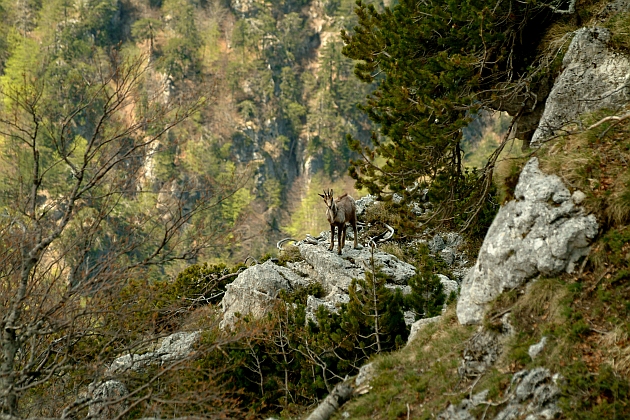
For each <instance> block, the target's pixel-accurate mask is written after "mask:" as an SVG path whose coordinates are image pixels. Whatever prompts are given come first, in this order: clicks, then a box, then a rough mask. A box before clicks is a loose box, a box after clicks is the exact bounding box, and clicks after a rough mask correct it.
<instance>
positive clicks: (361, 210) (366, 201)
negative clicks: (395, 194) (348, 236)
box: [354, 194, 376, 216]
mask: <svg viewBox="0 0 630 420" xmlns="http://www.w3.org/2000/svg"><path fill="white" fill-rule="evenodd" d="M375 202H376V197H374V196H373V195H370V194H368V195H366V196H365V197H361V198H359V199H358V200H355V202H354V205H355V206H356V209H357V216H363V214H365V210H366V209H367V208H368V207H370V206H371V205H373V204H374V203H375Z"/></svg>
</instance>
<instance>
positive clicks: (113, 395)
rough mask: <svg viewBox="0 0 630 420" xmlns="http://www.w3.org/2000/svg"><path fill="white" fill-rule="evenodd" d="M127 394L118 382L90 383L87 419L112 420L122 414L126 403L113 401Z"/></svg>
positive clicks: (123, 386) (122, 385)
mask: <svg viewBox="0 0 630 420" xmlns="http://www.w3.org/2000/svg"><path fill="white" fill-rule="evenodd" d="M127 394H129V391H128V390H127V387H126V386H125V385H124V384H123V383H122V382H119V381H115V380H109V381H105V382H99V383H91V384H90V385H89V386H88V395H89V405H88V418H94V419H113V418H115V417H117V416H118V415H120V414H122V413H123V412H124V411H125V409H126V408H127V403H126V402H125V401H123V402H119V403H114V401H116V400H118V399H120V398H122V397H124V396H125V395H127Z"/></svg>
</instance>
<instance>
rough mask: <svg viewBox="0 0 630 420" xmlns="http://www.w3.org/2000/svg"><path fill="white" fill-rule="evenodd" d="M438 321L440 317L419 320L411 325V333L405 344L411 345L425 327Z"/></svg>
mask: <svg viewBox="0 0 630 420" xmlns="http://www.w3.org/2000/svg"><path fill="white" fill-rule="evenodd" d="M440 319H442V315H438V316H434V317H433V318H423V319H419V320H417V321H416V322H414V323H413V324H411V331H410V332H409V338H407V344H409V343H411V342H412V341H413V340H414V339H415V338H416V337H417V336H418V333H419V332H420V331H421V330H422V329H423V328H424V327H425V326H427V325H429V324H433V323H436V322H438V321H439V320H440Z"/></svg>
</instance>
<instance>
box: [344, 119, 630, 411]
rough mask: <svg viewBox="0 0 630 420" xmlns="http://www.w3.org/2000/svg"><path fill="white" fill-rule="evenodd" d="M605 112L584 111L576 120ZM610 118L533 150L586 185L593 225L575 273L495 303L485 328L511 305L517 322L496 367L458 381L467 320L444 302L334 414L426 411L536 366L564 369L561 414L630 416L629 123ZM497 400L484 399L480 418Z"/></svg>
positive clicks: (379, 361)
mask: <svg viewBox="0 0 630 420" xmlns="http://www.w3.org/2000/svg"><path fill="white" fill-rule="evenodd" d="M604 116H605V114H603V113H602V114H599V115H594V116H591V117H589V119H588V120H587V121H585V124H584V126H588V125H589V124H591V123H592V122H594V121H597V120H599V119H600V118H602V117H604ZM608 127H609V126H607V125H606V124H604V125H601V126H599V127H598V128H597V129H595V130H592V131H590V132H587V133H582V134H579V135H571V136H565V137H562V138H560V139H558V140H556V141H554V142H551V143H549V144H547V145H546V146H545V147H543V148H542V149H541V150H539V151H537V152H536V154H537V155H538V156H539V158H540V159H541V162H542V167H543V170H545V171H546V172H552V173H557V174H559V175H560V176H561V177H562V178H563V180H564V181H565V183H566V184H567V185H568V186H569V188H570V189H571V191H573V190H575V189H580V190H581V191H583V192H584V193H586V196H587V198H586V201H585V206H586V208H587V209H588V211H590V212H593V213H595V214H596V215H597V217H598V220H599V221H600V223H601V231H600V235H599V237H598V239H597V240H596V242H595V243H594V244H593V246H592V251H591V254H590V255H589V257H588V258H587V259H586V260H585V261H583V264H582V265H581V267H580V270H578V272H576V273H574V274H564V275H561V276H558V277H554V278H539V279H537V280H536V281H533V282H530V283H529V284H527V285H525V286H523V287H522V288H520V289H517V290H513V291H511V292H509V293H505V294H503V295H501V296H500V297H499V298H497V300H496V301H495V302H494V303H493V305H492V308H491V309H490V311H489V312H488V315H487V317H486V321H485V323H484V324H485V325H484V327H485V328H494V327H495V326H496V325H495V323H496V321H495V320H494V319H493V317H494V315H496V314H500V313H503V312H504V311H506V310H507V309H510V311H511V323H512V325H513V326H514V327H515V329H516V334H515V335H514V336H513V337H512V338H511V339H509V340H508V342H507V343H506V344H505V347H504V351H503V354H502V355H501V357H500V358H499V360H498V361H497V363H496V364H495V366H494V367H493V368H492V369H490V370H489V371H487V372H486V373H485V374H484V375H482V377H481V378H479V380H478V381H473V380H460V378H459V377H458V374H457V366H458V363H459V361H460V359H461V356H462V350H463V348H464V345H465V342H466V340H467V339H468V338H469V337H470V336H471V335H472V334H473V333H474V331H475V329H474V328H472V327H462V326H460V325H459V324H458V323H457V319H456V317H455V314H454V308H453V307H451V308H449V311H448V312H447V313H446V315H445V317H444V319H443V320H442V321H441V322H440V323H438V324H434V325H431V326H428V327H426V328H425V329H424V330H423V331H422V332H421V333H420V335H419V336H418V338H417V339H416V340H415V341H414V342H413V343H412V344H411V345H409V346H408V347H406V348H405V349H403V350H401V351H399V352H397V353H393V354H389V355H383V356H380V357H377V358H376V359H375V362H376V366H377V375H378V376H377V378H376V379H375V380H374V382H373V384H372V390H371V391H370V392H369V393H368V394H366V395H363V396H360V397H358V398H355V399H354V400H352V401H351V402H349V403H347V404H346V405H345V406H344V407H343V408H342V409H341V410H340V411H339V412H338V413H337V414H336V417H335V418H338V419H341V418H344V417H343V413H344V412H346V413H348V414H350V417H349V418H352V419H394V418H401V419H405V418H433V417H434V416H436V415H437V414H438V413H439V412H441V411H442V410H444V409H445V408H446V407H447V406H448V404H449V403H450V402H453V403H456V402H459V401H461V399H462V397H463V396H465V395H468V394H469V393H472V392H473V391H474V392H479V391H481V390H483V389H489V390H490V393H489V397H488V398H489V399H490V400H492V401H500V400H501V398H502V396H503V392H505V390H506V388H507V386H508V384H509V381H510V378H511V375H512V374H513V373H514V372H517V371H519V370H521V369H529V368H533V367H536V366H545V367H547V368H549V369H550V370H551V372H552V373H560V374H561V375H562V376H563V378H564V380H563V381H562V397H561V400H560V405H561V407H562V409H563V417H564V418H570V419H603V418H608V419H622V418H630V402H629V401H630V381H629V379H630V338H629V337H630V284H629V280H630V226H628V222H629V221H630V170H629V169H628V163H629V162H630V123H627V122H626V121H624V122H623V123H621V124H619V125H617V126H615V127H613V128H612V129H610V130H607V129H608ZM605 130H607V131H606V132H605V133H604V131H605ZM524 162H525V159H521V160H519V161H514V163H513V164H514V165H517V166H521V165H522V164H524ZM543 336H547V337H548V343H547V346H546V348H545V349H544V351H543V352H542V353H541V355H540V356H539V357H538V358H536V360H535V361H533V360H531V358H530V357H529V355H528V353H527V350H528V348H529V346H530V345H531V344H534V343H537V342H538V341H540V339H541V338H542V337H543ZM473 387H474V389H473ZM502 407H503V406H502V405H499V406H497V407H493V406H488V409H487V411H488V412H487V413H486V417H485V418H492V414H493V413H496V412H498V411H499V410H500V409H501V408H502ZM480 410H481V411H479V412H477V413H476V414H477V418H481V417H482V416H483V410H485V408H480Z"/></svg>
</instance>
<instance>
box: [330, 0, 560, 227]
mask: <svg viewBox="0 0 630 420" xmlns="http://www.w3.org/2000/svg"><path fill="white" fill-rule="evenodd" d="M355 12H356V14H357V16H358V25H357V26H356V27H355V28H354V31H353V32H352V33H351V32H346V31H344V32H343V33H342V36H343V38H344V41H345V43H346V46H345V47H344V50H343V52H344V54H345V55H346V56H348V57H350V58H352V59H354V60H357V63H356V66H355V74H356V76H357V77H358V78H359V79H361V80H362V81H364V82H366V83H376V84H377V86H378V87H377V89H376V90H375V91H374V93H373V94H372V95H371V96H370V97H369V99H368V101H367V103H365V104H364V105H363V106H362V109H363V110H364V111H365V112H366V113H367V115H368V116H369V118H370V119H371V120H372V121H373V122H374V123H376V124H377V125H378V126H379V132H378V133H374V134H373V136H372V145H369V146H364V145H363V144H362V143H361V142H359V141H358V140H356V139H353V138H350V145H351V147H352V149H353V150H355V151H357V152H359V153H360V156H361V159H359V160H356V161H353V164H352V167H351V175H352V176H353V177H354V178H355V179H356V180H357V185H358V186H360V187H366V188H367V189H368V190H369V191H370V192H372V193H376V194H382V193H388V192H397V193H401V194H406V195H409V193H410V192H409V189H411V188H413V187H414V185H416V183H420V184H422V185H426V186H429V187H431V190H433V191H434V192H435V194H436V195H437V196H439V197H440V200H439V202H440V203H442V206H441V208H440V209H441V210H442V216H443V218H444V219H447V218H449V217H450V216H451V215H452V214H453V212H454V210H455V209H456V208H459V211H464V212H466V211H470V206H458V205H457V203H459V202H462V201H466V199H467V197H469V196H470V195H471V193H472V192H474V191H476V190H479V189H481V190H483V191H482V195H484V196H485V195H487V194H488V192H489V191H488V185H489V184H488V183H487V182H485V181H483V179H482V178H483V177H488V176H489V174H488V171H487V170H485V171H482V172H480V173H475V174H468V175H467V174H466V173H465V171H464V168H463V165H462V156H463V150H462V144H461V140H462V130H463V129H464V128H465V127H466V126H467V125H468V124H469V122H470V121H471V117H472V115H473V114H474V113H475V112H477V111H478V110H479V109H480V108H482V107H484V106H490V107H492V106H495V105H496V104H497V103H499V102H500V101H501V99H503V98H505V97H507V96H509V95H514V94H515V92H516V91H518V89H520V88H522V86H521V85H520V84H519V82H520V81H521V80H522V79H523V78H525V77H526V76H527V75H528V72H529V71H530V68H529V66H530V65H531V63H532V62H533V60H534V58H535V55H536V53H537V52H536V46H537V44H538V41H539V40H540V38H541V37H542V35H543V34H544V28H546V27H547V26H548V25H549V24H550V23H551V22H552V21H553V20H554V15H553V13H552V9H551V8H549V7H548V5H546V4H545V3H542V2H539V1H530V2H520V1H512V0H510V1H499V2H495V1H488V0H468V1H464V2H460V1H450V0H439V1H428V2H424V1H423V2H416V1H407V0H402V1H400V2H398V3H397V4H396V5H395V6H393V7H391V8H385V9H384V10H383V11H378V10H377V9H376V8H375V7H374V6H372V5H368V4H366V3H364V2H362V1H358V2H357V7H356V9H355ZM492 164H493V162H492ZM486 169H488V168H486ZM490 172H491V170H490ZM475 184H476V185H475ZM471 187H472V188H471ZM421 190H422V188H420V189H418V188H416V189H414V191H417V192H420V191H421ZM472 201H474V203H475V204H478V203H484V202H485V200H484V199H480V198H477V199H475V200H472ZM473 213H474V212H473ZM474 214H476V213H474Z"/></svg>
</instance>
